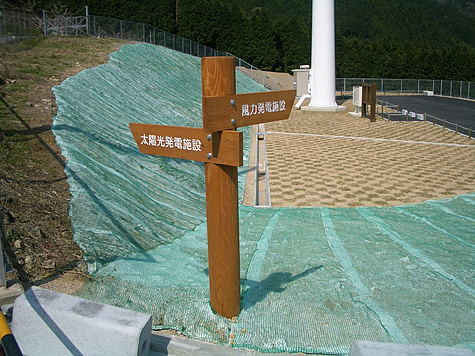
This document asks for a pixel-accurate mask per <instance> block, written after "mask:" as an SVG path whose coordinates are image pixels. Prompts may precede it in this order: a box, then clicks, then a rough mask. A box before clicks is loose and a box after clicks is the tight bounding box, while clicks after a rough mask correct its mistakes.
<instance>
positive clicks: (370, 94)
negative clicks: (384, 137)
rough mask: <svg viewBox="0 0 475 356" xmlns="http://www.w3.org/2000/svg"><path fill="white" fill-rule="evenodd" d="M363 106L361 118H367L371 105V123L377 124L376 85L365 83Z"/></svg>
mask: <svg viewBox="0 0 475 356" xmlns="http://www.w3.org/2000/svg"><path fill="white" fill-rule="evenodd" d="M362 96H363V100H362V103H363V105H362V106H361V117H366V113H367V111H368V105H371V112H370V114H369V121H370V122H376V84H374V83H373V84H369V83H365V82H363V87H362Z"/></svg>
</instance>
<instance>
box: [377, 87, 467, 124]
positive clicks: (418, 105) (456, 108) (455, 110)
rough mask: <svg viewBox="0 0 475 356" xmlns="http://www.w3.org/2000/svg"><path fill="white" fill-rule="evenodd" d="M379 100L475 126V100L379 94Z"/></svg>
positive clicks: (417, 112)
mask: <svg viewBox="0 0 475 356" xmlns="http://www.w3.org/2000/svg"><path fill="white" fill-rule="evenodd" d="M378 99H379V100H383V101H387V102H389V103H391V104H396V105H399V107H400V110H402V109H406V110H408V111H412V112H415V113H416V114H424V113H427V114H428V115H431V116H435V117H437V118H440V119H441V120H444V119H445V120H447V121H450V122H453V123H456V124H458V125H461V126H464V127H467V128H469V127H472V128H475V101H473V100H464V99H456V98H448V97H441V96H423V95H378Z"/></svg>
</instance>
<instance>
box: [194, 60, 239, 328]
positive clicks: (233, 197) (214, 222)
mask: <svg viewBox="0 0 475 356" xmlns="http://www.w3.org/2000/svg"><path fill="white" fill-rule="evenodd" d="M201 73H202V74H201V75H202V95H203V97H205V96H208V97H209V96H223V95H232V94H235V92H236V79H235V69H234V58H232V57H207V58H202V60H201ZM213 135H214V136H215V135H219V133H218V134H213ZM205 183H206V218H207V227H208V265H209V284H210V303H211V307H212V308H213V310H214V311H215V312H217V313H218V314H220V315H222V316H224V317H226V318H229V319H231V318H233V317H237V316H238V315H239V312H240V311H241V295H240V275H239V272H240V267H239V211H238V180H237V168H236V167H231V166H225V165H219V164H214V163H205Z"/></svg>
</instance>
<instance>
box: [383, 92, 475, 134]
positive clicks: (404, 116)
mask: <svg viewBox="0 0 475 356" xmlns="http://www.w3.org/2000/svg"><path fill="white" fill-rule="evenodd" d="M376 115H378V116H379V117H381V118H383V119H384V120H387V121H420V122H428V123H431V124H433V125H437V126H439V127H442V128H444V129H447V130H451V131H454V132H455V133H458V134H461V135H464V136H467V137H468V138H475V137H474V135H473V131H472V128H471V127H465V126H462V125H459V124H457V123H453V122H450V121H447V120H445V119H441V118H438V117H437V116H433V115H429V114H427V113H424V114H416V113H413V112H409V111H407V110H401V109H400V107H399V105H396V104H391V103H389V102H387V101H383V100H380V99H378V100H377V103H376Z"/></svg>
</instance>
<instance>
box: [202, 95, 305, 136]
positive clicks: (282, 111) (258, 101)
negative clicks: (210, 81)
mask: <svg viewBox="0 0 475 356" xmlns="http://www.w3.org/2000/svg"><path fill="white" fill-rule="evenodd" d="M295 94H296V92H295V90H279V91H266V92H260V93H247V94H234V95H225V96H212V97H206V96H205V97H203V129H204V130H205V131H206V132H216V131H221V130H228V129H234V128H237V127H243V126H250V125H255V124H261V123H265V122H271V121H279V120H286V119H288V118H289V116H290V111H291V109H292V106H293V103H294V99H295Z"/></svg>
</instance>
